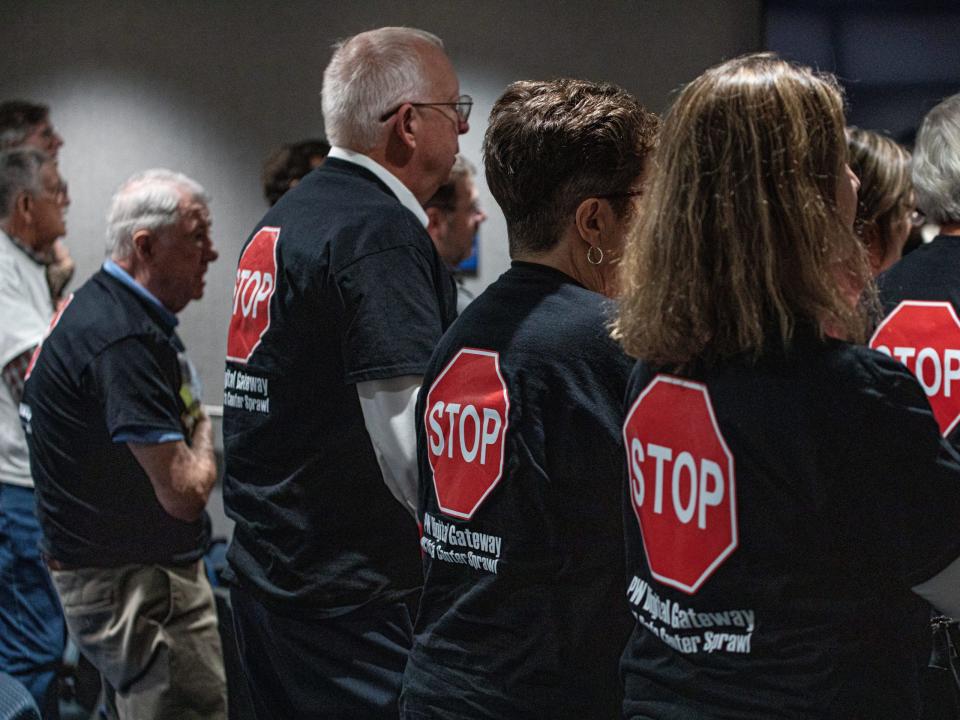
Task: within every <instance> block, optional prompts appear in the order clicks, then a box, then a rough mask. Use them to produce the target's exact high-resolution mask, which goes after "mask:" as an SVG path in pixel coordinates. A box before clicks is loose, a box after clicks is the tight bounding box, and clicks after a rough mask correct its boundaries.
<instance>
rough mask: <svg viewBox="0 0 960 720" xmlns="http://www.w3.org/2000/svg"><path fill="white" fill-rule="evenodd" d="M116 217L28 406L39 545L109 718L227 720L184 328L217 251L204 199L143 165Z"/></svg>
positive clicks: (39, 366)
mask: <svg viewBox="0 0 960 720" xmlns="http://www.w3.org/2000/svg"><path fill="white" fill-rule="evenodd" d="M108 226H109V228H108V242H109V247H108V250H109V253H110V259H109V260H107V261H106V262H105V263H104V266H103V268H102V269H101V270H100V271H99V272H98V273H96V274H95V275H94V276H93V277H92V278H91V279H90V280H89V281H87V283H85V284H84V285H83V287H81V288H80V289H79V290H77V292H76V293H74V294H73V295H72V296H71V297H70V298H68V300H67V302H66V303H65V305H64V307H63V309H62V310H61V311H60V313H59V314H58V316H57V317H56V318H55V319H54V323H53V325H52V328H51V330H50V333H49V335H48V336H47V337H46V338H45V339H44V341H43V344H42V345H41V348H40V350H39V352H38V353H37V355H36V356H35V359H34V361H33V365H32V368H31V369H30V370H29V372H28V379H27V383H26V387H25V389H24V396H23V402H22V403H21V406H20V418H21V420H22V422H23V426H24V429H25V431H26V434H27V441H28V444H29V447H30V454H31V470H32V472H33V478H34V482H35V483H36V488H37V495H38V512H39V516H40V524H41V526H42V528H43V541H42V549H43V552H44V554H45V556H46V557H47V565H48V567H49V568H50V570H51V574H52V576H53V581H54V584H55V586H56V588H57V592H58V594H59V596H60V599H61V601H62V602H63V609H64V614H65V616H66V620H67V627H68V628H69V630H70V634H71V636H73V637H74V639H75V640H76V642H77V644H78V645H79V647H80V649H81V651H82V652H83V653H84V655H86V656H87V657H88V658H89V659H90V661H91V662H92V663H93V664H94V665H95V666H96V668H97V669H98V670H99V671H100V673H101V675H102V676H103V677H104V679H105V681H106V684H107V686H108V700H109V703H108V704H109V705H110V709H111V714H112V715H113V716H114V717H119V718H123V719H127V718H137V719H138V720H139V719H141V718H171V719H172V718H225V717H226V689H225V681H224V671H223V660H222V657H221V652H220V639H219V635H218V632H217V618H216V610H215V607H214V601H213V594H212V592H211V589H210V585H209V583H208V582H207V579H206V576H205V574H204V570H203V565H202V560H201V557H202V555H203V553H204V551H205V549H206V546H207V543H208V540H209V534H210V522H209V518H208V517H207V515H206V513H205V512H204V506H205V505H206V501H207V497H208V496H209V494H210V490H211V488H212V487H213V483H214V480H215V478H216V465H215V462H214V456H213V442H212V437H211V428H210V421H209V419H208V418H207V417H206V415H204V413H203V412H202V410H201V407H200V391H199V387H198V382H197V378H196V374H195V371H194V369H193V366H192V364H191V363H190V361H189V359H188V358H187V356H186V354H185V349H184V347H183V343H182V342H181V341H180V338H179V337H178V336H177V333H176V330H175V328H176V325H177V318H176V314H177V313H178V312H180V311H181V310H182V309H183V308H184V307H185V306H186V305H187V303H189V302H190V301H191V300H198V299H199V298H200V297H201V296H202V295H203V277H204V274H205V273H206V269H207V265H208V264H209V263H211V262H213V261H214V260H215V259H216V258H217V253H216V251H215V250H214V249H213V244H212V242H211V240H210V234H209V230H210V216H209V212H208V210H207V200H206V195H205V193H204V191H203V189H202V188H201V187H200V186H199V185H198V184H197V183H195V182H194V181H193V180H190V179H189V178H187V177H186V176H184V175H180V174H178V173H171V172H169V171H162V170H161V171H149V172H146V173H143V174H141V175H138V176H135V177H133V178H131V179H130V180H129V181H127V182H126V183H125V184H124V185H123V186H122V187H121V188H120V190H119V191H118V192H117V194H116V195H115V196H114V198H113V203H112V206H111V209H110V212H109V215H108Z"/></svg>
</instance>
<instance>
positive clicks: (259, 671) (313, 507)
mask: <svg viewBox="0 0 960 720" xmlns="http://www.w3.org/2000/svg"><path fill="white" fill-rule="evenodd" d="M471 104H472V101H471V100H470V98H469V97H468V96H465V95H461V94H460V87H459V83H458V80H457V76H456V74H455V72H454V70H453V67H452V66H451V64H450V60H449V59H448V58H447V56H446V54H445V53H444V51H443V47H442V43H441V41H440V40H439V39H438V38H436V37H435V36H433V35H430V34H429V33H425V32H422V31H419V30H414V29H409V28H380V29H378V30H373V31H370V32H365V33H362V34H360V35H356V36H354V37H352V38H349V39H347V40H345V41H343V42H342V43H339V44H338V45H337V46H336V48H335V51H334V55H333V58H332V59H331V61H330V64H329V65H328V66H327V68H326V71H325V73H324V82H323V113H324V122H325V126H326V127H325V129H326V134H327V137H328V138H329V140H330V142H331V144H332V146H333V147H332V149H331V151H330V153H329V155H328V156H327V159H326V161H325V162H324V164H323V165H322V166H321V167H320V168H318V169H317V170H315V171H314V172H312V173H310V174H309V175H307V176H306V177H304V178H303V179H302V180H301V182H300V183H299V184H298V185H297V186H296V187H295V188H293V189H292V190H290V191H289V192H288V193H286V194H285V195H284V196H283V197H282V198H281V199H280V200H279V202H278V203H277V204H276V205H275V206H274V207H273V208H272V209H271V210H270V211H269V212H268V213H267V214H266V215H265V216H264V217H263V219H262V220H261V221H260V223H259V224H258V225H257V227H256V228H255V229H254V231H253V233H252V234H251V235H250V238H249V240H248V241H247V244H246V245H245V247H244V250H243V252H242V254H241V257H240V262H239V266H238V269H237V281H236V286H235V290H234V298H233V314H232V317H231V321H230V327H229V331H228V340H227V367H226V373H225V379H224V448H225V459H226V473H225V481H224V482H225V487H224V498H225V503H226V509H227V512H228V514H229V515H230V517H232V518H233V519H234V520H235V521H236V529H235V532H234V538H233V541H232V543H231V546H230V549H229V553H228V558H229V562H230V569H231V572H232V573H233V574H234V575H235V579H234V583H233V587H232V590H231V597H232V603H233V612H234V625H235V628H236V631H237V637H238V645H239V650H240V655H241V661H242V663H243V669H244V673H245V675H246V677H247V678H248V679H249V686H250V690H251V694H252V699H253V705H254V709H255V711H256V714H257V716H258V717H259V718H299V717H315V716H317V715H319V714H322V715H323V717H325V718H347V717H363V718H396V717H397V697H398V693H399V688H400V681H401V677H402V673H403V669H404V666H405V664H406V658H407V652H408V649H409V647H410V643H411V622H410V611H409V609H408V608H409V607H410V605H411V603H413V602H415V599H416V595H417V593H418V590H419V586H420V584H421V573H420V553H419V543H418V534H417V526H416V523H415V520H414V511H415V508H416V498H417V468H416V440H415V432H414V421H413V410H414V406H415V402H416V397H417V391H418V389H419V387H420V384H421V377H422V374H423V372H424V370H425V368H426V365H427V362H428V361H429V358H430V354H431V352H432V351H433V348H434V346H435V345H436V343H437V341H438V340H439V338H440V336H441V334H442V333H443V332H444V331H445V330H446V328H447V327H448V326H449V325H450V324H451V323H452V322H453V319H454V317H455V315H456V310H455V307H456V306H455V303H456V295H455V290H454V283H453V281H452V279H451V276H450V274H449V272H448V271H447V269H446V267H445V265H444V262H443V260H442V259H441V258H440V257H439V255H438V254H437V252H436V249H435V248H434V246H433V244H432V243H431V241H430V237H429V235H428V234H427V232H426V230H425V226H426V224H427V216H426V213H425V212H424V211H423V208H422V204H423V203H424V202H425V201H426V200H427V199H428V198H430V197H431V196H432V195H433V193H434V192H435V191H436V190H437V188H438V187H439V186H440V185H441V184H442V183H443V182H444V181H445V180H446V179H447V177H448V175H449V173H450V169H451V167H452V166H453V163H454V158H455V156H456V153H457V150H458V137H459V135H461V134H463V133H465V132H466V131H467V129H468V127H469V126H468V123H467V121H468V118H469V113H470V108H471Z"/></svg>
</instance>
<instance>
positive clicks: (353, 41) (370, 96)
mask: <svg viewBox="0 0 960 720" xmlns="http://www.w3.org/2000/svg"><path fill="white" fill-rule="evenodd" d="M422 45H433V46H435V47H438V48H442V47H443V42H442V41H441V40H440V38H438V37H437V36H436V35H433V34H431V33H428V32H425V31H424V30H417V29H415V28H405V27H384V28H379V29H377V30H370V31H368V32H364V33H360V34H359V35H354V36H353V37H349V38H347V39H346V40H342V41H341V42H339V43H337V44H336V45H335V46H334V53H333V58H332V59H331V60H330V64H329V65H327V69H326V70H324V73H323V93H322V100H323V122H324V126H325V129H326V132H327V138H328V139H329V140H330V143H331V144H332V145H337V146H340V147H343V148H348V149H350V150H355V151H357V152H367V151H369V150H370V149H371V148H373V147H375V146H376V145H377V143H378V142H379V140H380V135H381V132H382V130H383V122H382V121H381V120H380V118H381V117H383V115H384V113H388V112H390V111H391V110H393V109H394V108H396V107H398V106H399V105H401V104H402V103H404V102H414V101H417V100H422V101H427V100H429V99H430V98H429V97H428V96H427V93H428V92H429V90H430V87H429V80H428V77H427V71H428V68H427V67H426V66H425V65H424V63H423V61H422V58H421V57H420V53H419V52H417V47H418V46H422Z"/></svg>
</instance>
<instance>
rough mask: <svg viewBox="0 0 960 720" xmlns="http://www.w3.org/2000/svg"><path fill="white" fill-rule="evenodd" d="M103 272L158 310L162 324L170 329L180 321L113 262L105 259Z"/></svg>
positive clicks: (154, 296) (155, 297)
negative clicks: (165, 324) (164, 323)
mask: <svg viewBox="0 0 960 720" xmlns="http://www.w3.org/2000/svg"><path fill="white" fill-rule="evenodd" d="M103 271H104V272H105V273H107V274H108V275H111V276H113V277H114V278H116V279H117V280H119V281H120V282H122V283H123V284H124V285H126V286H127V287H128V288H130V289H131V290H133V291H134V292H135V293H136V294H137V295H139V296H140V297H142V298H143V299H144V300H146V301H147V302H150V303H152V304H153V305H155V306H156V307H157V309H159V310H160V317H162V318H163V320H164V322H166V323H167V324H168V325H169V326H170V327H171V328H175V327H176V326H177V325H178V324H180V320H178V319H177V316H176V315H174V314H173V313H172V312H170V311H169V310H168V309H167V308H166V307H165V306H164V304H163V303H162V302H160V301H159V300H158V299H157V296H156V295H154V294H153V293H152V292H150V291H149V290H147V289H146V288H145V287H144V286H143V285H141V284H140V283H138V282H137V281H136V280H134V279H133V276H132V275H130V273H128V272H127V271H126V270H124V269H123V268H122V267H120V266H119V265H117V264H116V263H115V262H114V261H113V260H110V259H109V258H107V259H106V260H105V261H104V262H103Z"/></svg>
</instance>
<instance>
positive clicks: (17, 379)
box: [2, 346, 37, 405]
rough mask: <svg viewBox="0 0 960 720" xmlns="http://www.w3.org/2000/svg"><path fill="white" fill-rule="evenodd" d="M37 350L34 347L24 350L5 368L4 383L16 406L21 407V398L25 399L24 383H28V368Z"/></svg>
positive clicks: (3, 372) (3, 373)
mask: <svg viewBox="0 0 960 720" xmlns="http://www.w3.org/2000/svg"><path fill="white" fill-rule="evenodd" d="M36 349H37V348H36V346H34V347H32V348H30V349H29V350H24V351H23V352H22V353H20V354H19V355H17V356H16V357H15V358H14V359H13V360H11V361H10V362H8V363H7V364H6V365H4V367H3V371H2V376H3V382H4V383H5V384H6V386H7V388H8V389H9V390H10V397H12V398H13V404H14V405H19V404H20V400H21V398H23V383H24V382H25V381H26V377H27V368H28V367H30V358H31V357H33V351H34V350H36Z"/></svg>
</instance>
